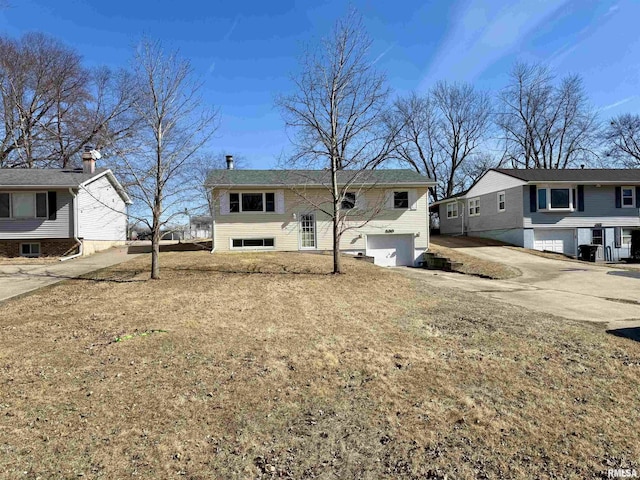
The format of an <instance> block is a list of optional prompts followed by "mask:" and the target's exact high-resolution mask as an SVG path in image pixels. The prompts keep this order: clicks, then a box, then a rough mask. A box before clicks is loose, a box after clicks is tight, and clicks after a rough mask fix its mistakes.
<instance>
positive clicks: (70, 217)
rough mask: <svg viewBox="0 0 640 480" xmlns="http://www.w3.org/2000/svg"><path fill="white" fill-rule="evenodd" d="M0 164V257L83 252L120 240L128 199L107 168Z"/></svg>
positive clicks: (91, 164) (87, 164)
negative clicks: (50, 167)
mask: <svg viewBox="0 0 640 480" xmlns="http://www.w3.org/2000/svg"><path fill="white" fill-rule="evenodd" d="M83 163H84V168H83V169H79V170H61V169H18V168H7V169H0V256H7V257H17V256H25V257H38V256H71V255H78V254H82V255H89V254H91V253H93V252H95V251H98V250H103V249H105V248H109V247H111V246H113V245H117V244H123V243H124V242H125V241H126V234H127V205H128V204H130V203H131V200H130V199H129V197H128V196H127V194H126V193H125V191H124V189H123V188H122V186H121V185H120V183H118V181H117V180H116V178H115V176H114V175H113V173H112V172H111V170H108V169H97V170H96V169H95V161H94V160H93V159H85V160H83Z"/></svg>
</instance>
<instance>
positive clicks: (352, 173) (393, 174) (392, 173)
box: [207, 169, 432, 186]
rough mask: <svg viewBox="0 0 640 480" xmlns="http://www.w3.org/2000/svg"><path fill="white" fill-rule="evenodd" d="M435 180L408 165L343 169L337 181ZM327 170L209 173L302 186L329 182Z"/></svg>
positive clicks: (213, 178) (222, 180)
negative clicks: (396, 167)
mask: <svg viewBox="0 0 640 480" xmlns="http://www.w3.org/2000/svg"><path fill="white" fill-rule="evenodd" d="M431 182H432V180H431V179H430V178H428V177H425V176H424V175H420V174H419V173H417V172H415V171H414V170H409V169H381V170H366V171H358V170H340V171H339V172H338V183H339V184H342V185H344V184H347V183H354V184H358V185H379V184H382V185H402V184H406V185H413V184H425V185H426V184H429V183H431ZM330 183H331V174H330V172H329V171H328V170H212V171H211V172H210V173H209V176H208V177H207V185H209V186H252V185H255V186H266V185H273V186H276V185H280V186H285V185H289V186H293V185H296V186H299V185H329V184H330Z"/></svg>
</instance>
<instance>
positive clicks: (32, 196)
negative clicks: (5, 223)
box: [0, 192, 48, 218]
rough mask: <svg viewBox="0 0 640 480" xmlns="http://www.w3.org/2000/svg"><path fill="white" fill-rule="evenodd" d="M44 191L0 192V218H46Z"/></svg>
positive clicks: (45, 194) (45, 196)
mask: <svg viewBox="0 0 640 480" xmlns="http://www.w3.org/2000/svg"><path fill="white" fill-rule="evenodd" d="M47 216H48V210H47V193H46V192H37V193H33V192H25V193H23V192H14V193H11V194H9V193H1V194H0V218H10V217H12V218H47Z"/></svg>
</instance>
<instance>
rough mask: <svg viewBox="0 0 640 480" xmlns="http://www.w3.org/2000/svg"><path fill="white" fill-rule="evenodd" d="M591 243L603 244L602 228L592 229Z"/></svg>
mask: <svg viewBox="0 0 640 480" xmlns="http://www.w3.org/2000/svg"><path fill="white" fill-rule="evenodd" d="M591 244H592V245H602V229H601V228H594V229H593V230H591Z"/></svg>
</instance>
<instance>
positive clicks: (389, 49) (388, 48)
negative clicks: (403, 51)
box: [371, 42, 397, 65]
mask: <svg viewBox="0 0 640 480" xmlns="http://www.w3.org/2000/svg"><path fill="white" fill-rule="evenodd" d="M396 43H397V42H393V43H392V44H391V45H389V46H388V47H387V48H386V49H385V50H384V51H383V52H382V53H381V54H380V55H378V56H377V57H376V59H375V60H374V61H373V62H371V65H375V64H376V63H378V61H380V60H381V59H382V57H384V56H385V55H386V54H387V53H389V52H390V51H391V49H392V48H393V47H395V46H396Z"/></svg>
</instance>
